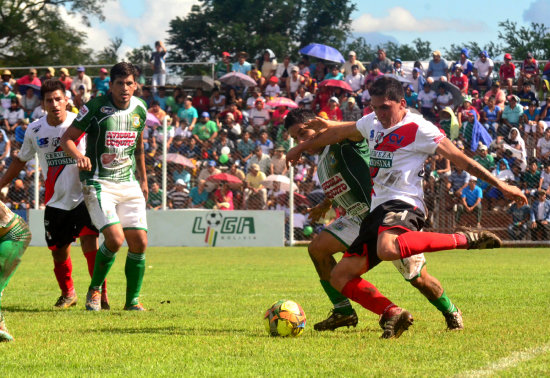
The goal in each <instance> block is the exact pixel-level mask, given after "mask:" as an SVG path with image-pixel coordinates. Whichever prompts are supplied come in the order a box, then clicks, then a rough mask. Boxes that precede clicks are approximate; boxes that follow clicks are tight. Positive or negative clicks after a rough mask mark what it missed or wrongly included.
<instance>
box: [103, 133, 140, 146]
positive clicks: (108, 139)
mask: <svg viewBox="0 0 550 378" xmlns="http://www.w3.org/2000/svg"><path fill="white" fill-rule="evenodd" d="M137 135H138V134H137V132H136V131H107V132H106V133H105V147H130V146H133V145H134V144H136V138H137Z"/></svg>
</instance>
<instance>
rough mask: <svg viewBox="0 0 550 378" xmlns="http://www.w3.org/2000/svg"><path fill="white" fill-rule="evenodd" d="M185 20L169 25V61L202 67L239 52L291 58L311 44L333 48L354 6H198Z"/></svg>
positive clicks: (267, 1) (255, 0)
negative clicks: (270, 52)
mask: <svg viewBox="0 0 550 378" xmlns="http://www.w3.org/2000/svg"><path fill="white" fill-rule="evenodd" d="M200 3H201V4H200V5H195V6H193V7H192V9H191V12H190V13H189V14H188V15H187V16H186V17H185V18H180V17H176V18H175V19H173V20H172V21H170V28H169V30H168V33H169V38H168V43H169V44H170V45H172V46H173V47H172V49H171V54H170V59H171V60H172V61H205V60H208V59H210V58H211V57H212V56H219V55H220V54H221V52H223V51H230V52H237V51H242V50H245V51H247V52H248V53H249V54H250V56H251V57H252V58H254V57H256V56H259V55H260V54H261V53H262V51H264V50H265V49H266V48H270V49H272V50H273V51H274V52H275V54H276V55H277V56H278V57H282V56H283V55H286V54H291V55H293V58H296V57H297V52H298V50H299V49H300V48H301V47H303V46H305V45H307V44H309V43H311V42H318V43H325V44H328V45H332V46H334V47H336V48H341V47H342V46H343V45H344V42H345V39H346V37H347V35H348V34H349V31H350V25H351V18H350V16H351V12H353V10H354V9H355V5H354V4H349V2H347V1H345V0H315V1H306V0H287V1H277V0H240V1H233V0H200Z"/></svg>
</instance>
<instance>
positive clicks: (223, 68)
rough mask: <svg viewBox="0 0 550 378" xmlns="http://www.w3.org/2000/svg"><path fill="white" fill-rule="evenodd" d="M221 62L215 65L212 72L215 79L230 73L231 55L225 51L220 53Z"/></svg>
mask: <svg viewBox="0 0 550 378" xmlns="http://www.w3.org/2000/svg"><path fill="white" fill-rule="evenodd" d="M221 56H222V60H220V61H219V62H218V63H216V66H215V67H214V72H215V73H216V79H219V78H220V77H222V76H223V75H225V74H228V73H229V72H231V54H229V53H228V52H227V51H224V52H222V54H221Z"/></svg>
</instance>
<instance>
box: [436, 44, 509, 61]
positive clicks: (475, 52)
mask: <svg viewBox="0 0 550 378" xmlns="http://www.w3.org/2000/svg"><path fill="white" fill-rule="evenodd" d="M463 48H467V49H468V50H469V51H470V54H469V55H470V59H471V60H472V61H474V62H475V60H476V59H477V56H479V53H480V52H481V51H487V54H489V58H491V59H494V58H495V57H496V56H499V55H500V54H502V51H503V50H502V45H499V44H496V43H494V42H492V41H491V42H489V43H488V44H486V45H484V46H483V47H481V46H479V44H478V43H477V42H475V41H470V42H466V43H462V44H454V43H451V45H450V46H449V48H448V49H444V55H445V58H446V59H448V60H452V61H457V60H458V59H459V58H460V52H461V50H462V49H463Z"/></svg>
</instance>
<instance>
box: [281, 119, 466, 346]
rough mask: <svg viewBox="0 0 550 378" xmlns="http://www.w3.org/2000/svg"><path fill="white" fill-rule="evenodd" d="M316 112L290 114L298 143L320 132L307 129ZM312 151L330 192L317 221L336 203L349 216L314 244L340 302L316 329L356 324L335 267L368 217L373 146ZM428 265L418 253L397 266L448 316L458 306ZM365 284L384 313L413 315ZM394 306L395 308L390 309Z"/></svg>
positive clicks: (322, 273) (374, 306) (330, 291)
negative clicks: (333, 277) (335, 281)
mask: <svg viewBox="0 0 550 378" xmlns="http://www.w3.org/2000/svg"><path fill="white" fill-rule="evenodd" d="M314 117H315V114H313V113H312V112H311V111H305V110H302V109H295V110H292V111H291V112H289V114H288V115H287V118H286V120H285V127H286V128H287V129H288V130H289V132H290V135H291V136H292V137H293V138H295V139H296V140H297V141H298V143H300V142H303V141H306V140H308V139H311V138H312V137H314V136H315V134H316V132H315V131H313V130H311V129H306V128H305V127H304V123H305V122H306V121H308V120H309V119H312V118H314ZM310 152H311V153H319V164H318V167H317V175H318V177H319V182H320V183H321V186H322V188H323V190H324V192H325V200H324V201H323V202H322V203H321V204H319V205H318V206H316V207H315V208H313V209H311V212H310V218H311V219H312V221H316V220H318V219H319V218H320V217H322V216H323V215H324V214H325V213H326V212H327V211H328V210H329V209H330V207H331V206H335V207H336V206H339V207H341V208H343V209H344V210H345V212H346V214H345V215H344V216H342V217H339V218H338V219H336V220H335V221H334V222H332V223H331V224H330V225H329V226H328V227H326V228H325V229H324V230H323V231H322V232H321V233H320V234H319V235H318V236H317V237H315V239H313V240H312V242H311V243H310V244H309V248H308V251H309V254H310V257H311V259H312V260H313V263H314V265H315V268H316V269H317V273H318V274H319V277H320V278H321V285H322V287H323V289H324V290H325V292H326V293H327V295H328V297H329V299H330V300H331V302H332V303H333V305H334V309H333V310H332V313H331V314H330V316H329V317H328V318H327V319H325V320H324V321H322V322H319V323H317V324H315V325H314V328H315V329H316V330H318V331H323V330H334V329H336V328H339V327H343V326H348V327H349V326H355V325H357V322H358V319H357V314H356V312H355V310H354V309H353V308H352V306H351V304H350V302H349V300H348V299H347V298H346V297H345V296H343V295H342V294H341V293H339V292H338V291H336V290H335V289H334V288H333V287H332V286H331V285H330V283H329V280H330V272H331V270H332V268H333V267H334V266H335V265H336V260H335V259H334V257H333V255H334V254H335V253H337V252H344V251H346V249H347V248H348V247H349V246H350V245H351V243H352V242H353V241H354V240H355V238H356V237H357V235H358V234H359V229H360V226H361V222H362V220H363V218H364V217H366V216H367V215H368V214H369V210H370V204H371V191H372V184H371V179H370V175H369V173H368V172H369V170H370V167H369V149H368V146H367V144H366V142H365V141H361V142H353V141H349V140H347V141H344V142H342V143H338V144H335V145H330V146H327V147H324V149H323V150H322V151H310ZM376 264H377V262H373V263H372V266H368V268H367V269H371V268H373V267H374V266H375V265H376ZM425 264H426V260H425V258H424V256H423V255H415V256H412V257H411V258H408V259H403V260H396V261H394V265H395V266H396V268H397V269H398V270H399V271H400V272H401V274H402V275H403V277H404V278H405V279H406V280H407V281H409V282H410V283H411V284H412V285H413V286H414V287H416V288H417V289H418V290H420V292H421V293H422V294H424V295H425V296H426V298H428V300H430V302H431V303H432V304H433V305H434V306H436V307H437V308H438V309H439V310H440V311H441V312H442V313H443V314H444V315H445V314H446V313H447V312H448V311H449V310H453V309H454V308H455V306H454V305H452V303H451V301H450V300H449V298H448V297H447V296H446V294H445V293H444V291H443V288H442V287H441V284H440V283H439V281H438V280H437V279H436V278H435V277H433V276H431V275H429V274H428V272H427V271H426V267H425ZM364 285H366V286H365V292H367V293H369V294H368V295H369V296H370V298H368V300H367V302H369V307H368V309H369V310H371V311H373V312H375V313H378V314H379V315H381V316H382V318H384V317H385V316H386V317H389V316H396V317H399V316H401V317H404V316H405V315H406V314H408V312H407V311H405V310H403V311H401V312H399V311H395V305H393V304H392V303H391V302H390V301H389V300H388V299H387V298H385V297H383V296H382V294H380V293H379V292H378V290H377V289H376V288H375V287H374V286H372V285H371V284H370V283H368V282H366V281H364ZM388 303H390V304H391V305H392V306H391V307H390V308H385V307H384V306H386V304H388ZM386 307H388V306H386ZM392 308H393V310H392V311H388V310H391V309H392ZM386 312H388V313H386ZM395 314H397V315H395ZM408 316H410V314H408ZM386 320H387V319H386ZM404 321H406V319H404ZM411 321H412V317H411ZM387 323H392V322H388V321H385V322H384V324H387ZM381 324H382V323H381ZM447 325H448V328H449V329H457V328H462V323H461V322H460V327H457V326H455V327H452V326H451V325H449V323H448V324H447ZM405 329H406V328H405ZM386 331H387V330H385V332H384V334H383V337H392V336H397V335H395V334H392V332H394V330H390V331H389V332H386ZM395 331H397V330H395Z"/></svg>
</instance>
